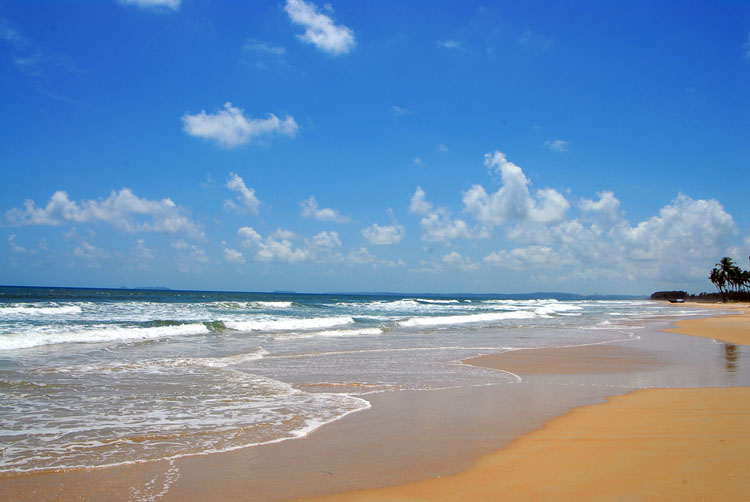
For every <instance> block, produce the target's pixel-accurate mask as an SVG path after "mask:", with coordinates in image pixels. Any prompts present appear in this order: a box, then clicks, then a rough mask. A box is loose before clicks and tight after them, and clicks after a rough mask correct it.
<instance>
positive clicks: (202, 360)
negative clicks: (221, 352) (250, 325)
mask: <svg viewBox="0 0 750 502" xmlns="http://www.w3.org/2000/svg"><path fill="white" fill-rule="evenodd" d="M266 355H268V351H267V350H265V349H264V348H263V347H258V348H257V349H255V350H254V351H252V352H246V353H243V354H234V355H231V356H224V357H191V358H187V359H180V360H179V362H184V363H186V364H197V365H199V366H208V367H209V368H226V367H227V366H234V365H237V364H242V363H246V362H248V361H257V360H258V359H263V357H264V356H266Z"/></svg>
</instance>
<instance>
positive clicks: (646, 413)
mask: <svg viewBox="0 0 750 502" xmlns="http://www.w3.org/2000/svg"><path fill="white" fill-rule="evenodd" d="M700 306H701V307H704V305H700ZM718 308H722V309H725V310H726V309H727V306H726V305H722V306H719V307H718ZM731 308H732V310H735V311H736V312H737V313H736V314H733V315H726V316H721V317H713V318H709V319H694V320H688V321H681V322H679V323H677V325H676V328H674V329H670V330H668V331H672V332H676V333H683V334H687V335H692V336H702V337H708V338H713V339H716V340H721V341H725V342H728V343H733V344H748V342H750V315H749V314H748V313H747V306H746V305H733V306H732V307H731ZM545 350H546V349H545ZM564 351H569V352H571V354H572V353H573V352H574V351H573V349H560V350H559V351H557V354H558V356H562V355H563V352H564ZM535 352H536V354H535ZM597 352H600V353H597ZM554 354H555V351H554V350H552V349H550V350H546V352H545V353H542V352H540V351H518V352H516V353H505V354H498V355H495V356H485V357H484V359H482V358H475V359H473V360H471V361H467V362H470V363H473V364H477V365H479V364H481V365H486V366H489V367H495V368H498V367H501V368H505V369H507V370H509V371H511V369H510V368H513V370H514V371H513V372H514V373H518V374H530V373H539V372H542V373H544V372H560V373H571V372H584V373H585V372H588V373H596V372H597V371H598V369H599V368H600V367H601V366H600V365H601V362H600V361H599V362H597V359H600V358H603V359H605V360H609V361H608V362H607V363H606V364H607V366H609V365H611V361H612V360H615V359H617V356H618V355H619V356H624V357H625V361H624V362H623V363H622V364H623V365H624V366H627V365H628V364H631V363H633V362H635V363H636V364H642V363H641V362H636V361H635V360H636V359H637V358H635V357H634V358H633V361H630V362H629V361H628V359H630V358H629V355H628V354H626V353H623V352H619V349H614V348H601V349H600V348H584V351H583V352H578V354H577V355H576V357H574V358H572V359H573V360H574V362H569V361H565V359H566V358H565V357H562V358H560V357H558V358H557V359H556V358H555V357H554ZM631 355H633V356H635V354H631ZM503 358H505V359H503ZM506 363H507V364H506ZM534 366H536V367H537V368H538V369H536V370H531V369H530V368H531V367H534ZM524 371H526V373H524ZM748 493H750V387H730V388H706V389H647V390H639V391H635V392H632V393H630V394H627V395H624V396H618V397H613V398H610V399H608V401H607V402H606V403H603V404H597V405H591V406H585V407H580V408H577V409H574V410H573V411H571V412H570V413H567V414H565V415H563V416H561V417H558V418H555V419H553V420H551V421H549V422H548V423H547V424H546V425H545V426H544V427H543V428H541V429H539V430H537V431H534V432H532V433H529V434H526V435H524V436H522V437H520V438H519V439H517V440H516V441H514V442H513V443H511V444H510V445H509V446H508V447H506V448H503V449H501V450H498V451H496V452H494V453H491V454H489V455H485V456H483V457H482V458H480V459H479V460H478V461H477V462H475V463H474V464H473V466H471V467H470V468H468V469H467V470H465V471H463V472H461V473H458V474H455V475H451V476H446V477H442V478H433V479H428V480H424V481H420V482H416V483H410V484H405V485H401V486H394V487H386V488H379V489H374V490H362V491H353V492H347V493H341V494H335V495H330V496H327V497H322V498H319V499H310V500H321V501H355V502H356V501H379V502H381V501H422V500H424V501H426V500H429V501H459V500H461V501H464V500H472V501H475V500H476V501H482V500H486V501H494V500H592V499H596V500H644V499H646V500H649V499H656V498H659V499H660V500H747V497H748Z"/></svg>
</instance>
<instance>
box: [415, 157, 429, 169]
mask: <svg viewBox="0 0 750 502" xmlns="http://www.w3.org/2000/svg"><path fill="white" fill-rule="evenodd" d="M414 163H415V164H416V165H418V166H420V167H424V166H425V165H426V164H425V163H424V161H423V160H422V159H421V158H420V157H414Z"/></svg>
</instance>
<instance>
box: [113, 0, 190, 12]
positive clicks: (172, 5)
mask: <svg viewBox="0 0 750 502" xmlns="http://www.w3.org/2000/svg"><path fill="white" fill-rule="evenodd" d="M181 2H182V0H120V3H121V4H122V5H135V6H137V7H142V8H144V9H172V10H177V9H179V8H180V3H181Z"/></svg>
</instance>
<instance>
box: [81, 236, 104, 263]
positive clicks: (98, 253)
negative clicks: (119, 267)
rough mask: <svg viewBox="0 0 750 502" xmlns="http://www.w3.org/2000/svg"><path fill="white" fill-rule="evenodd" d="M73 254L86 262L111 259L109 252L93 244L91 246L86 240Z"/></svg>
mask: <svg viewBox="0 0 750 502" xmlns="http://www.w3.org/2000/svg"><path fill="white" fill-rule="evenodd" d="M73 254H74V255H76V256H77V257H79V258H84V259H86V260H100V259H103V258H109V253H108V252H106V251H105V250H103V249H101V248H98V247H96V246H94V245H93V244H89V243H88V242H87V241H85V240H84V241H83V242H81V244H80V245H78V246H77V247H76V248H75V249H73Z"/></svg>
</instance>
